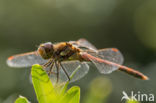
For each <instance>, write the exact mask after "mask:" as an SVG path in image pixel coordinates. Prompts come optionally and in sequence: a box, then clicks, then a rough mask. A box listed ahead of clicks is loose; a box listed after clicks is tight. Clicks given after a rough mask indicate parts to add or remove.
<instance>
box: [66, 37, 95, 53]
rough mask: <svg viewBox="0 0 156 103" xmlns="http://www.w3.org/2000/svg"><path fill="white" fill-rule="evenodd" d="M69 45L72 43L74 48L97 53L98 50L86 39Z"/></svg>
mask: <svg viewBox="0 0 156 103" xmlns="http://www.w3.org/2000/svg"><path fill="white" fill-rule="evenodd" d="M69 43H72V44H73V45H74V46H76V47H78V48H83V49H85V48H86V49H90V50H93V51H96V50H97V48H96V47H95V46H94V45H93V44H91V43H90V42H89V41H87V40H86V39H84V38H82V39H79V40H78V41H70V42H69Z"/></svg>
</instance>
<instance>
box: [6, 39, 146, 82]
mask: <svg viewBox="0 0 156 103" xmlns="http://www.w3.org/2000/svg"><path fill="white" fill-rule="evenodd" d="M38 54H39V55H38ZM123 61H124V58H123V56H122V54H121V52H120V51H119V50H118V49H115V48H106V49H99V50H98V49H96V47H95V46H93V45H92V44H91V43H90V42H88V41H87V40H85V39H79V40H78V41H69V42H60V43H55V44H52V43H50V42H48V43H44V44H41V45H40V46H39V48H38V50H37V51H34V52H29V53H24V54H18V55H14V56H11V57H9V58H8V60H7V64H8V65H9V66H11V67H27V66H31V65H33V64H41V65H43V66H44V67H49V68H50V69H49V72H48V74H52V75H50V76H52V79H55V78H56V81H58V78H59V79H60V80H61V81H67V80H70V77H69V76H70V75H71V74H72V73H73V72H74V70H75V69H76V68H77V67H79V66H80V69H79V70H78V71H77V72H76V74H75V75H74V77H73V79H72V80H71V81H76V80H78V79H80V78H82V77H83V76H84V75H86V74H87V73H88V70H89V65H88V62H90V63H92V64H94V65H95V66H96V68H97V69H98V70H99V72H100V73H103V74H109V73H111V72H113V71H116V70H120V71H123V72H125V73H128V74H130V75H132V76H134V77H137V78H140V79H142V80H148V77H147V76H145V75H144V74H142V73H141V72H139V71H136V70H134V69H132V68H129V67H126V66H123V65H122V64H123ZM53 74H56V75H53Z"/></svg>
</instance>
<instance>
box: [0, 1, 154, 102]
mask: <svg viewBox="0 0 156 103" xmlns="http://www.w3.org/2000/svg"><path fill="white" fill-rule="evenodd" d="M155 4H156V1H155V0H148V1H147V0H0V102H2V103H12V101H14V100H15V98H17V96H18V95H19V94H21V95H23V96H25V97H27V98H28V99H29V100H30V101H32V102H34V103H35V102H36V96H35V93H34V89H33V86H32V84H31V83H30V77H29V75H30V68H25V69H24V68H23V69H14V68H10V67H8V66H7V65H6V60H7V58H8V57H9V56H11V55H14V54H18V53H24V52H29V51H33V50H36V49H37V47H38V45H39V44H40V43H44V42H47V41H50V42H60V41H69V40H77V39H79V38H86V39H87V40H89V41H90V42H91V43H93V44H94V45H95V46H96V47H97V48H109V47H116V48H118V49H119V50H120V51H121V52H122V54H123V55H124V58H125V63H124V65H126V66H129V67H133V68H135V69H136V70H139V71H141V72H143V73H144V74H146V75H147V76H149V78H150V80H149V81H141V80H138V79H135V78H133V77H130V76H128V75H127V74H124V73H121V72H118V71H117V72H113V73H112V74H110V75H102V74H100V73H98V71H97V69H96V68H95V67H94V66H91V67H90V72H89V73H88V74H87V75H86V76H85V77H84V78H83V79H81V80H79V81H77V82H74V83H72V84H70V86H72V85H78V86H80V88H81V102H82V103H86V101H89V100H86V99H87V98H89V97H92V96H94V95H91V94H92V92H93V94H94V92H96V93H95V94H100V96H101V97H99V98H103V97H104V95H105V91H106V90H110V93H107V92H106V94H110V95H109V96H108V98H107V102H108V103H120V101H121V97H122V91H126V92H127V93H128V94H130V92H131V91H134V92H136V93H137V92H138V91H140V92H141V93H146V94H150V93H152V94H156V82H155V81H156V76H155V73H156V69H155V68H156V59H155V58H156V53H155V52H156V40H155V38H156V12H155V11H156V6H155ZM99 76H100V77H99ZM95 78H103V79H98V82H99V81H100V80H101V81H100V83H101V82H102V83H105V84H108V85H105V86H106V88H105V86H104V87H103V88H102V87H100V86H99V85H95V84H94V82H95V83H96V81H94V80H96V79H95ZM105 79H106V80H105ZM108 82H109V83H108ZM101 85H102V84H101ZM102 90H103V92H102V93H101V92H100V91H102ZM98 91H99V92H98ZM89 94H90V95H89ZM96 96H97V95H96ZM107 102H106V103H107Z"/></svg>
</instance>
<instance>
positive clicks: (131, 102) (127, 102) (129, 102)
mask: <svg viewBox="0 0 156 103" xmlns="http://www.w3.org/2000/svg"><path fill="white" fill-rule="evenodd" d="M126 103H140V102H138V101H135V100H127V101H126Z"/></svg>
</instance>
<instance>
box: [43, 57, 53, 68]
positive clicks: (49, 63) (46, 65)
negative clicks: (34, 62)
mask: <svg viewBox="0 0 156 103" xmlns="http://www.w3.org/2000/svg"><path fill="white" fill-rule="evenodd" d="M52 61H53V60H52V59H50V60H49V61H48V62H47V63H45V64H43V65H42V66H43V67H44V68H47V67H48V66H50V65H51V64H52Z"/></svg>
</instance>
